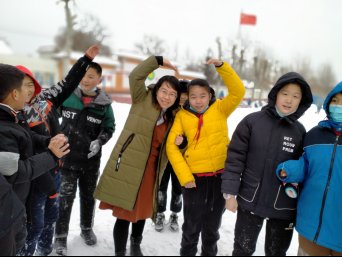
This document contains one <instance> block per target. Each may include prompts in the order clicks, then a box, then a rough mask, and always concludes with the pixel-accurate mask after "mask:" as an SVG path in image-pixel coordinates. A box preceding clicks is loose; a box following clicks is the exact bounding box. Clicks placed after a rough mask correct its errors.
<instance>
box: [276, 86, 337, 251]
mask: <svg viewBox="0 0 342 257" xmlns="http://www.w3.org/2000/svg"><path fill="white" fill-rule="evenodd" d="M324 109H325V111H326V113H327V117H328V119H327V120H324V121H322V122H320V123H319V124H318V126H317V127H315V128H313V129H312V130H311V131H309V132H308V133H307V135H306V137H305V141H304V154H303V156H302V157H301V158H300V159H299V160H298V161H287V162H285V163H282V164H280V165H279V166H278V169H277V171H276V175H277V176H278V177H279V179H280V180H281V181H283V182H286V183H302V190H301V193H300V195H299V200H298V210H297V224H296V230H297V231H298V233H299V252H298V255H299V256H342V234H341V231H342V198H341V195H342V172H341V171H342V161H341V160H342V148H341V145H342V139H341V135H342V82H341V83H339V84H338V85H337V86H336V87H335V89H334V90H333V91H332V92H331V93H330V94H329V95H328V97H327V98H326V100H325V102H324Z"/></svg>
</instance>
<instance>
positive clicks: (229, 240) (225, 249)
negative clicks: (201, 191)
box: [68, 103, 325, 256]
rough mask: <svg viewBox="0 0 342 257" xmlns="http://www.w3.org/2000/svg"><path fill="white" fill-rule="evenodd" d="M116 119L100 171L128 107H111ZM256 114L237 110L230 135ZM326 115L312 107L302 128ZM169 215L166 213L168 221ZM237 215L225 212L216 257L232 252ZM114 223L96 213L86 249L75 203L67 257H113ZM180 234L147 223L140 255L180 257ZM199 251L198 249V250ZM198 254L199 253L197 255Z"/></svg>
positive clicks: (105, 214) (293, 251)
mask: <svg viewBox="0 0 342 257" xmlns="http://www.w3.org/2000/svg"><path fill="white" fill-rule="evenodd" d="M113 108H114V112H115V118H116V124H117V128H116V132H115V135H114V136H113V138H112V140H111V141H110V142H109V143H108V144H107V145H106V146H105V147H104V149H103V158H102V165H101V170H102V169H103V168H104V166H105V164H106V162H107V160H108V158H109V155H110V153H111V150H112V149H113V147H114V145H115V142H116V141H117V139H118V137H119V135H120V133H121V131H122V129H123V126H124V124H125V121H126V118H127V115H128V112H129V108H130V106H129V105H126V104H117V103H114V104H113ZM255 111H258V110H257V109H238V110H237V111H236V112H235V113H234V114H233V115H232V116H231V117H230V118H229V121H228V123H229V129H230V131H229V134H230V136H231V135H232V134H233V132H234V130H235V128H236V126H237V125H238V123H239V121H240V120H241V119H242V118H243V117H245V116H246V115H248V114H249V113H252V112H255ZM324 117H325V115H324V113H323V112H321V113H320V114H316V108H315V107H312V108H311V109H310V110H308V112H307V113H306V114H305V116H304V117H302V118H301V122H302V123H303V124H304V126H305V127H306V129H307V130H309V129H311V128H312V127H314V126H316V125H317V123H318V121H320V120H322V119H324ZM168 216H169V213H167V218H168ZM235 221H236V215H235V214H232V213H228V212H226V213H225V214H224V216H223V224H222V228H221V230H220V232H221V240H220V241H219V243H218V247H219V255H220V256H230V255H231V253H232V249H233V242H234V227H235ZM114 223H115V218H114V217H113V216H112V215H111V212H110V211H100V210H99V209H97V210H96V217H95V225H94V231H95V233H96V234H97V236H98V244H97V245H96V246H95V247H89V246H86V245H85V244H84V243H83V241H82V239H81V237H80V236H79V233H80V229H79V200H78V199H76V200H75V204H74V211H73V214H72V218H71V224H70V233H69V237H68V255H70V256H113V254H114V243H113V227H114ZM179 223H180V224H182V223H183V217H182V215H180V220H179ZM264 234H265V230H263V231H262V233H261V235H260V238H259V241H258V245H257V251H256V253H255V254H256V255H258V256H260V255H265V254H264V250H263V245H264V238H265V236H264ZM181 235H182V233H181V231H180V232H178V233H172V232H170V231H169V230H168V229H166V230H165V231H164V232H162V233H158V232H156V231H155V230H154V227H153V224H152V222H151V221H148V222H147V223H146V227H145V232H144V239H143V243H142V251H143V253H144V254H145V255H150V256H175V255H179V248H180V241H181ZM297 248H298V242H297V234H295V236H294V239H293V242H292V245H291V247H290V250H289V251H288V255H291V256H296V255H297ZM199 249H200V248H199ZM199 254H200V251H199Z"/></svg>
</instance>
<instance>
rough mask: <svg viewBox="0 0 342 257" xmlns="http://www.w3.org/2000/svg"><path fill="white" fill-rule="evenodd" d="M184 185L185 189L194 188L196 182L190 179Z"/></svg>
mask: <svg viewBox="0 0 342 257" xmlns="http://www.w3.org/2000/svg"><path fill="white" fill-rule="evenodd" d="M184 187H185V188H187V189H191V188H196V187H197V186H196V182H195V181H192V182H189V183H186V184H185V186H184Z"/></svg>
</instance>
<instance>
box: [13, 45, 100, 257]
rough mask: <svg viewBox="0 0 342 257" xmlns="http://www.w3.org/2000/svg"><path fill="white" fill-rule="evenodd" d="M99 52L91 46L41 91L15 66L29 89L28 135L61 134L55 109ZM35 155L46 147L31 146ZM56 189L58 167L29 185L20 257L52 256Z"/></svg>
mask: <svg viewBox="0 0 342 257" xmlns="http://www.w3.org/2000/svg"><path fill="white" fill-rule="evenodd" d="M98 52H99V47H98V46H96V45H93V46H91V47H90V48H88V49H87V51H86V52H85V55H84V56H83V57H81V58H80V59H79V60H78V61H77V62H76V63H75V65H74V66H73V67H72V68H71V70H70V71H69V73H68V75H67V76H66V77H65V79H64V80H62V81H60V82H59V83H57V85H54V86H52V87H50V88H49V89H46V90H43V91H42V87H41V86H40V84H39V82H38V81H37V80H36V79H35V77H34V75H33V73H32V72H31V71H30V70H29V69H27V68H26V67H24V66H17V68H18V69H19V70H21V71H22V72H24V73H25V78H24V84H25V86H27V87H28V88H29V89H30V95H29V98H30V101H29V102H28V103H27V104H26V106H25V108H24V110H23V114H24V117H25V119H26V121H27V122H28V125H29V127H30V128H31V130H32V131H34V132H36V133H38V134H40V135H44V136H46V137H48V138H50V137H54V136H56V135H57V134H60V133H61V129H60V125H59V114H58V111H57V109H58V108H59V107H60V106H61V105H62V104H63V102H64V101H65V100H66V99H67V98H68V97H69V96H70V95H71V94H72V93H73V92H74V90H75V89H76V88H77V87H78V85H79V83H80V81H81V80H82V78H83V76H84V75H85V73H86V71H87V69H88V67H89V64H90V63H91V62H92V60H93V59H94V58H95V57H96V55H97V54H98ZM34 151H35V153H37V154H38V153H41V152H44V151H46V147H45V146H42V147H39V146H35V149H34ZM59 189H60V174H59V167H57V168H56V169H54V170H51V171H50V172H47V173H45V174H44V175H42V176H40V177H38V178H37V179H35V180H34V181H33V183H32V188H31V194H30V199H29V202H28V204H27V216H28V217H27V218H28V226H27V230H28V236H27V240H26V244H25V247H24V248H23V249H22V251H21V252H20V255H22V256H32V255H34V254H35V252H36V253H37V254H38V255H41V256H47V255H49V254H50V253H51V252H52V239H53V235H54V227H55V223H56V220H57V218H58V202H59V201H58V193H59Z"/></svg>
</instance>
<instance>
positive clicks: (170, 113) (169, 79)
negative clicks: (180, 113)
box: [152, 76, 182, 122]
mask: <svg viewBox="0 0 342 257" xmlns="http://www.w3.org/2000/svg"><path fill="white" fill-rule="evenodd" d="M163 83H167V84H168V85H169V86H171V87H172V88H173V89H174V90H176V91H177V99H176V101H175V103H174V104H173V105H172V106H171V107H170V108H168V109H167V111H166V113H165V118H166V120H167V121H168V122H169V121H172V120H173V118H174V111H175V110H177V109H178V108H179V102H180V97H181V94H182V92H181V88H180V86H179V81H178V79H177V78H176V77H175V76H164V77H162V78H161V79H159V80H158V82H157V84H156V85H155V86H154V88H153V90H152V100H153V104H154V105H155V106H158V107H159V103H158V100H157V93H158V91H159V89H160V88H161V86H162V85H163Z"/></svg>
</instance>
